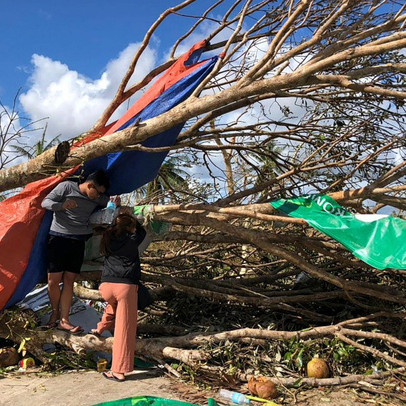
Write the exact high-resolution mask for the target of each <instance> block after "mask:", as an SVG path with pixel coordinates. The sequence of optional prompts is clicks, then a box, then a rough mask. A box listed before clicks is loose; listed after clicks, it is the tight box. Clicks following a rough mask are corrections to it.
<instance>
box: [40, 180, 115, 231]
mask: <svg viewBox="0 0 406 406" xmlns="http://www.w3.org/2000/svg"><path fill="white" fill-rule="evenodd" d="M67 199H70V200H74V201H75V202H76V203H77V207H75V208H74V209H69V210H63V209H62V205H63V203H64V202H65V200H67ZM108 201H109V198H108V197H107V196H106V195H101V196H100V197H98V198H97V199H94V200H91V199H89V198H88V197H87V196H85V195H84V194H82V193H81V192H80V189H79V185H78V184H77V183H76V182H72V181H69V180H68V181H65V182H61V183H60V184H59V185H58V186H56V187H55V188H54V189H53V190H52V191H51V192H50V193H49V194H48V195H47V196H46V197H45V199H44V200H43V201H42V203H41V206H42V207H43V208H44V209H47V210H52V211H53V212H54V217H53V220H52V224H51V231H54V232H56V233H61V234H76V235H85V234H92V233H93V229H92V226H91V224H90V223H89V217H90V215H91V214H92V213H93V211H94V210H95V209H96V208H97V207H105V206H106V205H107V203H108Z"/></svg>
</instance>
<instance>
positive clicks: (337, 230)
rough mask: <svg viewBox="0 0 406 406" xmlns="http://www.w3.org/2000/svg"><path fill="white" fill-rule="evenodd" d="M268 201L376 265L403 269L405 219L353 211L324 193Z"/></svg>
mask: <svg viewBox="0 0 406 406" xmlns="http://www.w3.org/2000/svg"><path fill="white" fill-rule="evenodd" d="M271 205H272V206H273V207H274V208H275V209H278V210H280V211H282V212H283V213H285V214H288V215H289V216H291V217H297V218H302V219H304V220H306V222H307V223H308V224H309V225H311V226H312V227H314V228H316V229H317V230H319V231H320V232H322V233H324V234H326V235H328V236H330V237H331V238H333V239H335V240H336V241H338V242H340V243H341V244H342V245H344V247H346V248H347V249H348V250H350V251H351V252H352V253H353V254H354V255H355V256H356V257H358V258H360V259H361V260H362V261H364V262H365V263H367V264H369V265H371V266H373V267H375V268H378V269H385V268H394V269H406V244H405V240H406V221H405V220H402V219H400V218H396V217H391V216H387V215H377V214H375V215H373V214H372V215H368V214H365V215H364V214H352V213H350V212H349V211H347V210H346V209H344V208H343V207H342V206H340V205H339V204H338V203H337V202H336V201H335V200H333V199H332V198H331V197H329V196H325V195H306V196H301V197H298V198H293V199H280V200H277V201H275V202H271Z"/></svg>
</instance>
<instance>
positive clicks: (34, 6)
mask: <svg viewBox="0 0 406 406" xmlns="http://www.w3.org/2000/svg"><path fill="white" fill-rule="evenodd" d="M180 2H181V1H180V0H179V1H178V0H173V1H168V0H166V1H163V0H144V1H139V0H117V1H115V2H113V1H111V0H97V1H96V0H71V1H67V2H62V1H55V0H53V1H51V0H38V1H33V0H18V1H14V2H11V1H7V2H4V3H3V7H2V21H7V22H8V23H7V24H1V25H0V38H1V42H0V55H1V63H0V101H1V102H2V104H3V105H5V106H6V107H8V108H10V107H11V106H12V104H13V100H14V97H15V95H16V94H17V92H18V90H19V89H20V88H21V90H20V95H19V98H18V105H17V110H18V114H19V117H21V118H23V117H24V118H27V119H28V120H31V121H36V120H41V121H40V124H39V125H38V127H44V125H45V122H46V123H47V125H48V128H47V138H48V139H51V138H53V137H55V136H57V135H58V136H59V137H60V139H61V140H63V139H69V138H72V137H75V136H77V135H78V134H80V133H82V132H83V131H86V130H88V129H89V128H90V127H91V126H92V125H93V124H94V122H95V121H96V120H97V119H98V118H99V116H100V114H101V113H102V112H103V110H104V108H105V107H106V106H107V104H108V103H109V102H110V101H111V99H112V97H113V96H114V94H115V92H116V89H117V86H118V84H119V82H120V80H121V78H122V76H123V74H124V72H125V71H126V70H127V67H128V63H129V62H130V60H131V58H132V57H133V55H134V54H135V52H136V51H137V49H138V47H139V45H140V43H141V41H142V39H143V38H144V35H145V33H146V32H147V30H148V29H149V28H150V26H151V24H153V23H154V22H155V21H156V19H157V18H158V17H159V16H160V14H162V13H163V12H164V11H165V10H166V9H167V8H169V7H171V6H174V5H177V4H179V3H180ZM197 3H198V4H196V5H192V6H191V7H190V6H189V7H188V8H187V9H185V10H184V11H183V10H182V11H181V12H183V13H186V14H194V15H199V11H200V12H201V11H202V10H199V7H200V8H201V7H202V6H207V5H210V4H211V3H210V2H207V1H199V2H197ZM195 21H196V20H195V19H192V18H182V17H180V16H176V15H172V16H169V17H168V18H167V19H166V20H165V21H164V23H163V25H162V26H161V27H160V28H159V29H158V30H157V31H156V33H155V34H154V36H153V38H152V40H151V41H150V46H149V48H148V49H147V50H146V51H145V52H144V55H143V57H142V59H141V60H140V63H139V64H138V66H137V70H136V73H135V75H134V78H133V80H132V82H136V81H137V80H139V79H141V78H142V77H144V76H145V75H146V74H147V73H148V72H149V71H150V70H151V69H152V68H154V67H155V66H157V65H159V64H161V63H162V62H163V61H164V60H166V58H167V56H168V52H169V50H170V49H171V47H172V45H173V44H174V42H175V41H176V40H177V39H178V38H179V37H180V36H181V35H183V34H184V33H185V32H186V31H187V30H188V29H189V27H190V26H191V25H192V24H193V23H194V22H195ZM214 24H215V23H212V22H208V23H207V24H204V25H203V26H202V27H201V28H199V31H198V32H197V33H196V34H194V35H193V36H192V37H191V38H188V39H187V40H186V41H185V43H184V44H183V46H181V47H180V49H179V52H184V51H186V50H187V49H188V48H189V47H190V46H191V45H192V44H193V43H194V42H197V41H200V40H201V39H203V38H204V37H205V35H207V33H208V32H209V31H211V29H212V28H213V25H214ZM130 84H131V82H130ZM123 108H124V107H123ZM120 113H122V111H118V112H117V115H119V114H120ZM20 124H23V123H22V122H21V123H20ZM41 134H42V130H40V131H37V132H33V133H29V134H27V137H26V139H25V140H22V142H23V143H27V144H31V145H32V144H34V143H35V142H36V140H38V138H39V137H40V136H41Z"/></svg>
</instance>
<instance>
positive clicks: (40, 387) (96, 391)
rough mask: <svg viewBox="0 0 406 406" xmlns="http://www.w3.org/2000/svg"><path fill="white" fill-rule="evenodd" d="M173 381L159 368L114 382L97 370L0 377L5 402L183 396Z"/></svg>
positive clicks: (68, 403) (83, 402) (0, 400)
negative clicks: (163, 374) (172, 386)
mask: <svg viewBox="0 0 406 406" xmlns="http://www.w3.org/2000/svg"><path fill="white" fill-rule="evenodd" d="M172 383H173V381H172V380H171V379H169V378H167V377H165V376H162V375H161V374H160V372H159V371H156V370H152V371H149V370H148V371H136V372H134V373H133V374H132V375H130V376H128V377H127V380H126V381H125V382H112V381H109V380H107V379H104V378H103V377H102V376H101V374H99V373H97V372H73V373H63V374H60V375H54V376H46V375H35V374H27V375H9V376H8V377H7V378H3V379H0V405H1V406H27V405H29V406H45V405H47V406H53V405H64V406H73V405H75V406H90V405H94V404H97V403H100V402H107V401H110V400H116V399H121V398H126V397H131V396H142V395H149V396H158V397H165V398H168V399H169V398H170V399H176V400H180V398H179V395H177V394H176V392H174V391H173V390H172V389H171V385H172Z"/></svg>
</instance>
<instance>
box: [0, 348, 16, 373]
mask: <svg viewBox="0 0 406 406" xmlns="http://www.w3.org/2000/svg"><path fill="white" fill-rule="evenodd" d="M19 360H20V357H19V356H18V353H17V350H16V349H15V348H14V347H6V348H1V349H0V367H1V368H4V367H9V366H11V365H16V364H17V363H18V361H19Z"/></svg>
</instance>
